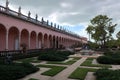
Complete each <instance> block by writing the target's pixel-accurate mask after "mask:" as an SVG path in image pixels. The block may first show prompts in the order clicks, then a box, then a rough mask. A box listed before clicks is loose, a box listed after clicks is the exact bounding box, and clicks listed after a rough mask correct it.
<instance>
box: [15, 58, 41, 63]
mask: <svg viewBox="0 0 120 80" xmlns="http://www.w3.org/2000/svg"><path fill="white" fill-rule="evenodd" d="M17 61H19V62H24V63H30V62H32V63H39V62H41V61H40V60H37V58H36V57H32V58H26V59H20V60H17Z"/></svg>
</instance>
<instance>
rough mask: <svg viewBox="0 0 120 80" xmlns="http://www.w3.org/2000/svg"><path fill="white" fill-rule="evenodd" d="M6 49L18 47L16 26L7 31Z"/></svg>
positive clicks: (16, 48)
mask: <svg viewBox="0 0 120 80" xmlns="http://www.w3.org/2000/svg"><path fill="white" fill-rule="evenodd" d="M8 49H9V50H18V49H19V30H18V28H17V27H14V26H13V27H11V28H10V29H9V31H8Z"/></svg>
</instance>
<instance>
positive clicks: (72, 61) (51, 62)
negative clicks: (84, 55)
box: [47, 58, 80, 65]
mask: <svg viewBox="0 0 120 80" xmlns="http://www.w3.org/2000/svg"><path fill="white" fill-rule="evenodd" d="M79 59H80V58H79ZM76 60H77V58H73V60H70V61H67V62H60V61H50V62H47V64H62V65H71V64H73V63H75V62H76Z"/></svg>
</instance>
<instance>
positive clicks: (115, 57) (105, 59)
mask: <svg viewBox="0 0 120 80" xmlns="http://www.w3.org/2000/svg"><path fill="white" fill-rule="evenodd" d="M97 61H98V62H99V63H101V64H120V54H109V55H105V56H100V57H98V58H97Z"/></svg>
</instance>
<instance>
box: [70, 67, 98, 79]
mask: <svg viewBox="0 0 120 80" xmlns="http://www.w3.org/2000/svg"><path fill="white" fill-rule="evenodd" d="M95 71H96V69H91V68H77V69H76V70H75V71H74V72H73V73H72V74H71V75H70V76H69V78H72V79H79V80H84V79H85V77H86V75H87V73H88V72H95Z"/></svg>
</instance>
